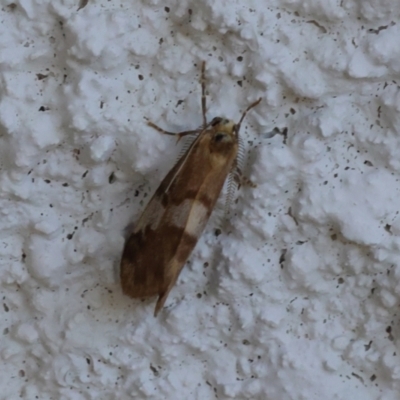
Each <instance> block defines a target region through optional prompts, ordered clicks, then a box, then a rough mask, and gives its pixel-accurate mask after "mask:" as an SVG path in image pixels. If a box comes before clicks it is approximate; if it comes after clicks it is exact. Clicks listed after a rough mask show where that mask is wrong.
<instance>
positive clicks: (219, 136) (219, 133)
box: [214, 132, 226, 143]
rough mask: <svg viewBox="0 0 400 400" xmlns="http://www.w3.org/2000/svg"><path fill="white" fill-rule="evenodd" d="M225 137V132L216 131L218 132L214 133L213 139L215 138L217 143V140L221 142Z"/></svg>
mask: <svg viewBox="0 0 400 400" xmlns="http://www.w3.org/2000/svg"><path fill="white" fill-rule="evenodd" d="M225 137H226V135H225V133H221V132H218V133H216V134H215V136H214V140H215V141H216V142H217V143H218V142H222V141H223V140H224V139H225Z"/></svg>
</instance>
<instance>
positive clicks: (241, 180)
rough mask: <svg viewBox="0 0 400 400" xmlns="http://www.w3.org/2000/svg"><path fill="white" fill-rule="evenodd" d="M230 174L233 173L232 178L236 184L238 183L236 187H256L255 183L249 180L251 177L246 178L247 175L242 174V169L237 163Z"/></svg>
mask: <svg viewBox="0 0 400 400" xmlns="http://www.w3.org/2000/svg"><path fill="white" fill-rule="evenodd" d="M232 174H233V179H234V180H235V182H236V184H237V185H238V189H239V188H240V187H241V186H249V187H252V188H256V187H257V185H256V184H255V183H254V182H252V181H251V179H249V178H247V176H244V175H243V172H242V170H241V169H240V168H239V167H238V166H237V165H235V166H234V169H233V171H232Z"/></svg>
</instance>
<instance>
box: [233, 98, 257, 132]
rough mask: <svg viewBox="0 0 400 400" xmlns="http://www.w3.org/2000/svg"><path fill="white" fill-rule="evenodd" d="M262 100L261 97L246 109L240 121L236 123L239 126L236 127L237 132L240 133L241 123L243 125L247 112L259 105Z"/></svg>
mask: <svg viewBox="0 0 400 400" xmlns="http://www.w3.org/2000/svg"><path fill="white" fill-rule="evenodd" d="M261 100H262V98H261V97H260V98H259V99H258V100H257V101H255V102H254V103H252V104H250V105H249V106H248V107H247V108H246V109H245V110H244V113H243V114H242V117H241V118H240V121H239V123H238V124H237V125H236V127H237V128H236V132H237V133H239V130H240V125H241V123H242V122H243V120H244V117H245V116H246V114H247V113H248V112H249V111H250V110H251V109H252V108H253V107H255V106H257V105H258V104H259V103H260V101H261Z"/></svg>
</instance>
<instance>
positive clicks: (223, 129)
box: [210, 117, 238, 147]
mask: <svg viewBox="0 0 400 400" xmlns="http://www.w3.org/2000/svg"><path fill="white" fill-rule="evenodd" d="M210 126H211V128H210V133H211V144H213V145H215V146H217V147H218V146H226V145H229V144H230V143H231V144H233V143H237V141H238V132H237V125H236V124H235V122H233V121H232V120H230V119H226V118H221V117H215V118H214V119H213V120H212V121H211V124H210Z"/></svg>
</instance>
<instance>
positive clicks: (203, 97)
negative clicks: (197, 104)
mask: <svg viewBox="0 0 400 400" xmlns="http://www.w3.org/2000/svg"><path fill="white" fill-rule="evenodd" d="M201 112H202V114H203V129H206V127H207V117H206V112H207V110H206V62H205V61H203V62H202V64H201Z"/></svg>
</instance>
